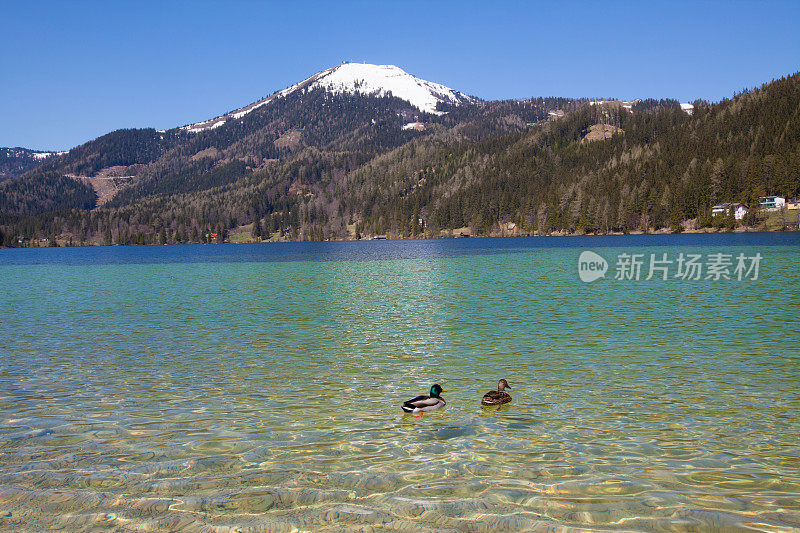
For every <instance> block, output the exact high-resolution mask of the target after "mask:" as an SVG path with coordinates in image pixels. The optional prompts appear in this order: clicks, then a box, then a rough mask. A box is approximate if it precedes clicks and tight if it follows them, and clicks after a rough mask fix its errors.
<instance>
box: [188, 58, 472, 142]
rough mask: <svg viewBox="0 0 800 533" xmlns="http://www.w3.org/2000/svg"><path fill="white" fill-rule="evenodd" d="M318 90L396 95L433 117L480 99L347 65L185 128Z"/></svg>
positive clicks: (214, 124)
mask: <svg viewBox="0 0 800 533" xmlns="http://www.w3.org/2000/svg"><path fill="white" fill-rule="evenodd" d="M314 89H323V90H325V91H327V92H329V93H331V94H349V95H358V94H360V95H365V96H394V97H396V98H399V99H401V100H404V101H406V102H408V103H409V104H411V105H412V106H413V107H415V108H417V109H418V110H419V111H422V112H425V113H431V114H442V112H441V111H437V106H438V105H439V104H445V105H459V104H465V103H474V102H476V101H477V99H476V98H473V97H470V96H466V95H464V94H462V93H460V92H458V91H454V90H453V89H450V88H449V87H445V86H444V85H440V84H438V83H432V82H429V81H425V80H422V79H420V78H417V77H416V76H412V75H411V74H409V73H407V72H406V71H404V70H403V69H401V68H399V67H396V66H394V65H369V64H366V63H364V64H361V63H348V62H344V63H342V64H341V65H336V66H335V67H332V68H329V69H327V70H323V71H322V72H318V73H316V74H314V75H313V76H311V77H310V78H308V79H306V80H303V81H301V82H300V83H297V84H295V85H292V86H291V87H289V88H287V89H284V90H282V91H278V92H276V93H274V94H272V95H271V96H268V97H267V98H264V99H262V100H259V101H257V102H253V103H252V104H250V105H247V106H245V107H242V108H240V109H236V110H234V111H231V112H230V113H226V114H224V115H222V116H219V117H216V118H213V119H210V120H206V121H203V122H198V123H196V124H190V125H188V126H184V127H183V128H182V129H185V130H186V131H189V132H191V133H196V132H200V131H205V130H209V129H214V128H218V127H220V126H222V125H224V124H225V123H226V122H228V121H229V120H236V119H241V118H242V117H244V116H245V115H247V114H248V113H250V112H252V111H254V110H256V109H258V108H260V107H262V106H265V105H268V104H270V103H272V102H273V101H275V100H277V99H279V98H285V97H287V96H289V95H291V94H294V93H296V92H298V91H313V90H314Z"/></svg>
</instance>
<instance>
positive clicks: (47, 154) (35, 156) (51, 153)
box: [32, 152, 67, 159]
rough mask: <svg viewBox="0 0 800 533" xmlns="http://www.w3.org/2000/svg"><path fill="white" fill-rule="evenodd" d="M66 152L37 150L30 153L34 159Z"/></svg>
mask: <svg viewBox="0 0 800 533" xmlns="http://www.w3.org/2000/svg"><path fill="white" fill-rule="evenodd" d="M66 153H67V152H37V153H35V154H32V155H33V157H34V159H45V158H46V157H50V156H53V155H64V154H66Z"/></svg>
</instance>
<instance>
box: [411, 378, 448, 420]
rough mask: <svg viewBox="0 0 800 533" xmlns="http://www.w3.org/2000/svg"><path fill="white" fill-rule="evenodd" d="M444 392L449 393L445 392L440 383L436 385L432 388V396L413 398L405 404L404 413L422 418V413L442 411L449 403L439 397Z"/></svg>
mask: <svg viewBox="0 0 800 533" xmlns="http://www.w3.org/2000/svg"><path fill="white" fill-rule="evenodd" d="M443 392H447V391H446V390H444V389H443V388H442V387H441V386H440V385H439V384H438V383H434V384H433V386H432V387H431V393H430V395H427V394H422V395H420V396H417V397H416V398H412V399H410V400H408V401H406V402H403V406H402V408H403V411H405V412H406V413H412V414H414V415H419V416H422V413H427V412H429V411H436V410H438V409H441V408H442V407H444V406H445V405H447V403H446V402H445V401H444V400H443V399H442V398H441V397H440V396H439V395H440V394H441V393H443Z"/></svg>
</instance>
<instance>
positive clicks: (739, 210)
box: [711, 204, 747, 220]
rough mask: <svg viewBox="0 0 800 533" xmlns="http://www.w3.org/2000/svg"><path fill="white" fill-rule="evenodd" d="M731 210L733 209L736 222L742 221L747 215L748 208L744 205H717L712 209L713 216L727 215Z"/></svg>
mask: <svg viewBox="0 0 800 533" xmlns="http://www.w3.org/2000/svg"><path fill="white" fill-rule="evenodd" d="M731 209H733V218H735V219H736V220H742V219H743V218H744V216H745V215H746V214H747V207H745V206H744V204H717V205H715V206H714V207H712V208H711V215H712V216H717V215H725V214H727V212H728V211H730V210H731Z"/></svg>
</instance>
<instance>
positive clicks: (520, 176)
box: [0, 74, 800, 244]
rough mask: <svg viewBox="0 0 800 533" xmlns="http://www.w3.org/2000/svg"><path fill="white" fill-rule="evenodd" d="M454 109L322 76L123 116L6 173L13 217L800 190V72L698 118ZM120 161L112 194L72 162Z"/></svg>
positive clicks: (422, 223)
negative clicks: (199, 122)
mask: <svg viewBox="0 0 800 533" xmlns="http://www.w3.org/2000/svg"><path fill="white" fill-rule="evenodd" d="M439 109H440V110H441V111H445V112H446V113H444V114H442V115H436V114H430V113H423V112H421V111H419V110H418V109H414V108H412V107H410V106H409V105H408V103H407V102H405V101H403V100H399V99H397V98H393V97H391V96H383V97H378V96H364V95H344V94H343V95H333V94H330V93H327V92H325V91H322V90H313V91H307V92H299V93H296V94H293V95H291V96H289V97H286V98H281V99H277V100H276V101H275V102H273V103H271V104H269V105H265V106H263V107H260V108H258V109H257V110H254V111H252V112H251V113H249V114H248V115H247V117H245V118H244V119H241V120H229V121H227V122H226V123H225V124H224V125H222V126H220V127H216V128H213V129H208V130H207V131H203V132H200V133H196V134H194V133H188V132H186V131H185V130H182V129H175V130H170V131H168V132H157V131H155V130H121V131H119V132H114V133H112V134H109V135H108V136H105V137H101V138H100V139H97V140H96V141H92V143H87V145H84V146H82V147H79V148H77V149H74V150H72V151H71V152H70V153H69V154H68V155H66V156H61V157H58V158H54V159H53V160H52V161H47V163H46V164H44V165H41V166H40V167H38V168H36V169H34V170H33V171H30V172H29V173H28V174H26V175H25V176H23V177H22V178H18V179H15V180H9V181H7V182H5V183H3V184H0V213H2V214H0V228H1V229H2V231H3V232H4V234H5V235H6V236H8V235H13V236H18V237H24V238H26V239H35V238H37V237H42V236H57V237H58V238H60V239H61V240H62V241H63V240H67V239H71V240H72V241H73V242H87V243H99V244H102V243H106V244H111V243H120V244H131V243H142V244H144V243H159V242H200V241H201V240H206V239H207V238H208V237H206V235H208V234H212V233H217V234H218V235H220V236H224V235H226V234H228V233H229V232H241V231H244V228H245V227H246V228H247V231H248V232H249V234H251V235H252V236H253V238H256V239H259V238H267V237H269V236H271V237H273V238H275V237H277V236H280V237H282V238H286V239H301V240H308V239H325V238H352V237H354V236H355V235H358V236H367V235H375V234H389V235H390V236H397V237H403V236H416V235H427V236H439V235H442V234H444V233H443V230H445V231H444V232H446V230H454V229H458V228H464V227H468V228H470V230H471V232H472V233H473V234H493V233H496V232H497V231H498V229H499V228H501V227H506V226H507V225H508V224H510V223H514V224H515V225H516V228H517V231H519V230H521V231H522V232H523V233H534V232H535V233H539V234H547V233H550V232H610V231H629V230H635V229H644V230H652V229H658V228H667V227H672V228H673V229H676V230H677V229H679V228H680V227H681V225H682V223H683V222H684V221H685V220H687V219H697V220H698V222H699V223H700V224H707V223H710V208H711V206H712V205H714V204H716V203H719V202H743V203H746V204H748V205H751V206H753V207H755V206H756V205H757V199H758V197H759V196H762V195H766V194H779V195H782V196H789V197H791V196H795V195H798V194H800V75H798V74H795V75H793V76H790V77H786V78H783V79H781V80H777V81H775V82H772V83H770V84H767V85H765V86H763V87H761V88H758V89H755V90H752V91H748V92H745V93H742V94H739V95H736V96H735V97H734V98H733V99H731V100H725V101H723V102H720V103H718V104H712V105H696V106H695V110H694V114H693V115H689V114H687V113H686V112H684V111H682V110H681V109H680V106H679V105H677V102H674V101H666V100H662V101H655V100H645V101H642V102H638V103H636V104H634V105H633V106H632V108H631V109H630V110H629V109H626V108H625V107H623V106H622V105H620V103H619V102H607V103H604V104H600V105H589V102H588V101H587V100H568V99H559V98H548V99H543V98H542V99H533V100H526V101H506V102H478V103H474V104H469V105H460V106H448V107H445V106H440V108H439ZM417 122H419V123H421V124H422V126H421V127H416V126H415V127H414V128H406V129H404V128H403V126H404V124H409V123H417ZM108 167H114V168H117V167H119V168H120V169H121V170H119V172H121V173H123V174H126V175H130V176H132V178H131V183H130V185H129V186H127V187H125V188H123V189H122V190H120V191H119V192H118V193H117V194H116V196H114V198H113V199H112V200H111V201H110V203H108V204H106V205H104V206H102V207H99V208H95V205H94V201H95V200H94V197H93V196H92V194H91V192H92V191H91V189H90V188H88V187H87V185H85V183H86V182H85V181H80V180H77V179H72V178H71V177H64V176H92V175H94V174H95V173H98V172H101V171H102V172H104V171H105V170H104V169H107V168H108ZM120 175H121V174H120ZM87 188H88V190H87ZM348 226H349V227H348ZM6 241H7V242H10V239H8V238H7V239H6Z"/></svg>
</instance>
